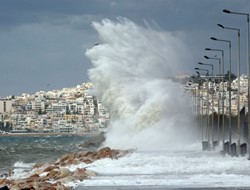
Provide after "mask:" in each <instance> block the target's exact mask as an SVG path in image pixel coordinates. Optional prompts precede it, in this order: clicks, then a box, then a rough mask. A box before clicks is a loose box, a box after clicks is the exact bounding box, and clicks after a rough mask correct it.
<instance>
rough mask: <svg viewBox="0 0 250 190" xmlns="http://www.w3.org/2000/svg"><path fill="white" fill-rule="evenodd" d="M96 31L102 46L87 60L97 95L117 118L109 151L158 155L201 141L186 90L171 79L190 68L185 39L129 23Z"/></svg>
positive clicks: (103, 24)
mask: <svg viewBox="0 0 250 190" xmlns="http://www.w3.org/2000/svg"><path fill="white" fill-rule="evenodd" d="M93 26H94V28H95V29H96V31H97V32H98V34H99V36H100V41H101V42H100V43H99V45H97V46H94V47H92V48H91V49H89V50H87V52H86V55H87V57H89V59H90V60H91V62H92V64H93V68H92V69H90V70H89V77H90V79H91V80H92V81H93V82H94V85H95V90H96V91H95V93H96V94H97V96H98V97H99V98H100V99H101V100H102V101H103V103H104V105H105V106H106V107H107V108H108V110H109V111H110V113H111V118H112V123H111V127H110V128H109V131H108V133H107V140H106V145H107V146H110V147H113V148H139V149H155V148H156V147H157V148H161V146H162V145H164V146H165V145H166V144H171V146H173V144H174V145H179V144H183V143H186V142H187V140H190V139H194V138H196V134H195V132H194V130H193V128H194V124H193V122H192V116H191V113H190V108H188V107H187V100H186V96H185V94H184V92H183V87H181V86H180V84H177V83H174V82H172V81H171V80H170V79H169V77H170V76H175V75H176V74H177V73H178V72H179V71H183V68H185V67H186V66H187V65H188V62H189V56H188V50H187V48H186V47H185V44H183V43H182V41H181V37H180V36H178V35H177V34H173V33H168V32H161V31H156V30H153V29H151V28H149V27H141V26H137V25H136V24H134V23H133V22H131V21H129V20H127V19H124V18H118V20H117V21H116V22H112V21H110V20H107V19H106V20H103V21H102V22H101V23H96V22H95V23H93Z"/></svg>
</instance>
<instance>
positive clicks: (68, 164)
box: [0, 147, 131, 190]
mask: <svg viewBox="0 0 250 190" xmlns="http://www.w3.org/2000/svg"><path fill="white" fill-rule="evenodd" d="M129 152H131V151H129V150H125V151H124V150H116V149H111V148H109V147H105V148H102V149H100V150H98V151H84V152H78V153H70V154H66V155H64V156H63V157H61V158H60V159H58V160H57V161H55V162H50V163H39V164H36V165H35V166H34V167H33V168H32V169H31V170H30V171H29V172H26V173H24V174H23V175H22V177H19V178H18V179H16V178H14V177H13V176H8V177H5V178H2V179H0V190H3V189H6V190H8V189H13V190H20V189H23V190H24V189H25V190H29V189H30V190H31V189H35V190H45V189H46V190H68V189H71V187H72V185H73V184H74V183H75V182H76V183H77V181H78V182H79V181H83V180H85V179H89V178H91V177H92V176H95V175H96V173H95V172H93V171H90V170H88V169H87V166H88V164H91V163H92V162H94V161H96V160H99V159H104V158H110V159H118V158H119V157H122V156H124V155H126V154H128V153H129ZM72 166H74V167H72ZM72 168H74V169H72Z"/></svg>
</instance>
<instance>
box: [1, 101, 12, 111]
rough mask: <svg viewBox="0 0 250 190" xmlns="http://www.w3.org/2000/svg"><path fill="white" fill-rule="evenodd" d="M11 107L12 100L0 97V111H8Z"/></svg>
mask: <svg viewBox="0 0 250 190" xmlns="http://www.w3.org/2000/svg"><path fill="white" fill-rule="evenodd" d="M11 109H12V100H7V99H0V113H7V112H10V111H11Z"/></svg>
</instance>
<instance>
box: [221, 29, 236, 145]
mask: <svg viewBox="0 0 250 190" xmlns="http://www.w3.org/2000/svg"><path fill="white" fill-rule="evenodd" d="M217 25H218V26H219V27H221V28H223V29H228V30H234V31H237V33H238V64H237V66H238V67H237V71H238V72H237V75H238V92H237V96H238V98H237V115H238V122H237V129H238V147H240V29H238V28H232V27H225V26H223V25H222V24H217Z"/></svg>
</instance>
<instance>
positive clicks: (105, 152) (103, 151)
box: [97, 147, 118, 158]
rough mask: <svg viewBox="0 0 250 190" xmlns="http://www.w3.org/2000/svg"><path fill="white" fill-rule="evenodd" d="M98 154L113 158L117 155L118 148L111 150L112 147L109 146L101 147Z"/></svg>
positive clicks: (102, 156)
mask: <svg viewBox="0 0 250 190" xmlns="http://www.w3.org/2000/svg"><path fill="white" fill-rule="evenodd" d="M97 154H98V156H99V157H100V158H113V157H115V156H116V155H117V154H118V153H117V151H116V150H111V148H109V147H105V148H102V149H100V150H99V151H98V152H97Z"/></svg>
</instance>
